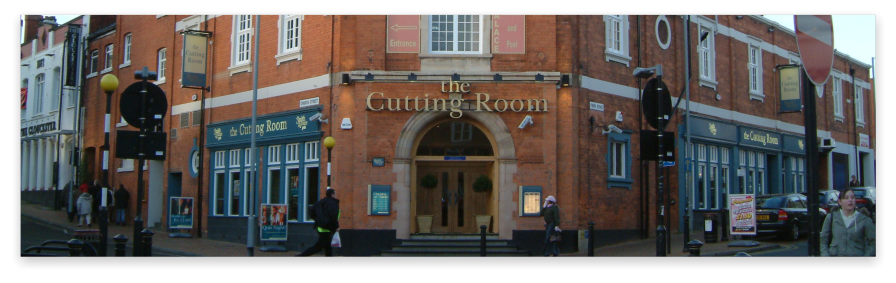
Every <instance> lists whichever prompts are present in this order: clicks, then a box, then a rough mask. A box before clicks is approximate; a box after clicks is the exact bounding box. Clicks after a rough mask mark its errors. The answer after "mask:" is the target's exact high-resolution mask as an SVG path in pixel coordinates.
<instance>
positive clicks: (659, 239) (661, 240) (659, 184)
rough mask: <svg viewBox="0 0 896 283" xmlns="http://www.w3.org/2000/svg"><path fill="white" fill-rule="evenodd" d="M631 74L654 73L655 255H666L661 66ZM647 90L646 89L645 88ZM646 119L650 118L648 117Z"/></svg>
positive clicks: (648, 76) (638, 76) (651, 74)
mask: <svg viewBox="0 0 896 283" xmlns="http://www.w3.org/2000/svg"><path fill="white" fill-rule="evenodd" d="M632 75H633V76H634V77H636V78H642V79H646V78H650V77H651V76H653V75H656V92H657V95H656V99H657V101H656V112H657V113H656V119H657V124H656V126H657V127H656V141H657V159H656V190H657V201H658V205H659V207H658V208H657V211H658V212H659V216H658V217H657V222H658V225H657V227H656V255H657V256H666V226H665V220H664V219H663V218H664V217H665V206H664V205H663V174H662V172H663V160H664V159H665V158H664V155H665V154H664V153H665V150H663V130H665V128H666V125H665V122H666V120H667V119H668V117H664V115H663V112H664V111H663V107H662V105H663V103H662V98H663V95H660V94H661V93H662V92H663V66H662V65H656V66H653V67H650V68H641V67H638V68H635V70H634V72H632ZM645 91H647V90H645ZM645 114H646V115H650V113H645ZM647 119H650V118H649V117H648V118H647Z"/></svg>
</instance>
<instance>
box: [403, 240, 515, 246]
mask: <svg viewBox="0 0 896 283" xmlns="http://www.w3.org/2000/svg"><path fill="white" fill-rule="evenodd" d="M479 244H480V243H479V240H401V245H402V246H432V245H445V246H448V245H452V246H465V245H475V246H477V247H478V246H479ZM485 245H486V246H489V247H492V246H509V245H510V242H509V241H506V240H485Z"/></svg>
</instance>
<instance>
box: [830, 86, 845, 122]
mask: <svg viewBox="0 0 896 283" xmlns="http://www.w3.org/2000/svg"><path fill="white" fill-rule="evenodd" d="M831 85H832V86H833V87H834V90H833V95H832V97H833V99H834V119H836V118H840V121H843V81H842V80H840V78H838V77H836V76H834V78H833V80H831Z"/></svg>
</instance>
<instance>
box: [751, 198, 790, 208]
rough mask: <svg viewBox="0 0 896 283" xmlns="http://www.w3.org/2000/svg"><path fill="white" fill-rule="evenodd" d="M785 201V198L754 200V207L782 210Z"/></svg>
mask: <svg viewBox="0 0 896 283" xmlns="http://www.w3.org/2000/svg"><path fill="white" fill-rule="evenodd" d="M786 200H787V198H786V197H770V198H757V199H756V207H761V208H782V207H784V202H785V201H786Z"/></svg>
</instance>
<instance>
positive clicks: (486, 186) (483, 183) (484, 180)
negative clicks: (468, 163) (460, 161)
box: [473, 175, 492, 193]
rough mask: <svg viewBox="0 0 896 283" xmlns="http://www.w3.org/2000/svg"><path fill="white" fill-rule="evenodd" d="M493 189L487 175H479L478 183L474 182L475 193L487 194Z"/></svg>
mask: <svg viewBox="0 0 896 283" xmlns="http://www.w3.org/2000/svg"><path fill="white" fill-rule="evenodd" d="M491 189H492V180H490V179H489V178H488V177H486V176H485V175H479V178H476V181H475V182H473V191H475V192H478V193H481V192H487V191H489V190H491Z"/></svg>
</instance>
